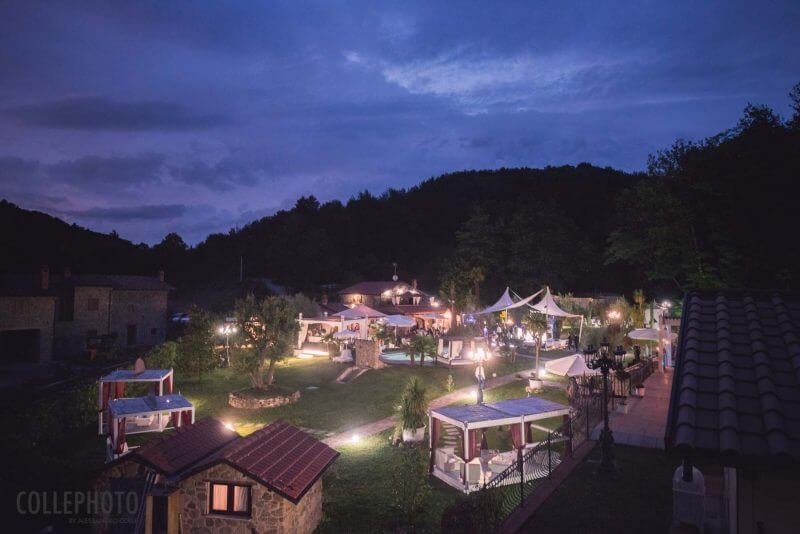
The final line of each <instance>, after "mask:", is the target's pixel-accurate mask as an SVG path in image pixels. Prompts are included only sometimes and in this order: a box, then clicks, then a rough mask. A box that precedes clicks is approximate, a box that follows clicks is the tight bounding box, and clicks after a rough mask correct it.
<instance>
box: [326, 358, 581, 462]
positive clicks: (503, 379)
mask: <svg viewBox="0 0 800 534" xmlns="http://www.w3.org/2000/svg"><path fill="white" fill-rule="evenodd" d="M533 371H534V369H525V370H523V371H517V372H515V373H511V374H508V375H503V376H498V377H495V378H489V379H488V380H486V385H485V386H484V390H486V389H493V388H496V387H500V386H504V385H506V384H508V383H510V382H513V381H515V380H519V379H520V378H519V377H522V376H528V375H530V374H531V372H533ZM543 382H544V385H545V386H548V387H555V388H561V389H564V388H565V387H566V384H565V383H564V382H555V381H551V380H543ZM474 391H475V386H467V387H464V388H460V389H457V390H455V391H453V392H452V393H448V394H446V395H442V396H441V397H437V398H435V399H433V400H432V401H430V403H429V404H428V407H429V408H441V407H443V406H449V405H450V404H453V403H455V402H458V401H461V400H465V399H468V398H470V394H471V393H472V392H474ZM394 423H395V419H394V416H389V417H385V418H383V419H380V420H378V421H373V422H372V423H367V424H366V425H361V426H358V427H355V428H351V429H349V430H346V431H344V432H341V433H339V434H336V435H334V436H331V437H329V438H327V439H325V440H324V442H325V443H327V444H328V445H329V446H331V447H338V446H339V445H344V444H346V443H348V442H350V441H351V440H352V438H353V436H354V435H358V436H361V437H364V436H371V435H373V434H377V433H379V432H383V431H384V430H388V429H390V428H394Z"/></svg>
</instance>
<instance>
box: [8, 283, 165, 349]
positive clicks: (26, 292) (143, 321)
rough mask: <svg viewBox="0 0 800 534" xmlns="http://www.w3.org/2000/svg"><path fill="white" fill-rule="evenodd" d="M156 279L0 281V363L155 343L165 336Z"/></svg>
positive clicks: (161, 296) (162, 292) (160, 292)
mask: <svg viewBox="0 0 800 534" xmlns="http://www.w3.org/2000/svg"><path fill="white" fill-rule="evenodd" d="M171 289H172V287H171V286H170V285H169V284H167V283H165V282H164V273H163V271H162V272H160V273H159V275H158V276H157V277H153V276H132V275H94V274H83V275H77V274H72V273H70V271H69V269H67V270H66V271H65V272H64V273H63V274H62V275H58V276H55V275H54V276H51V274H50V271H49V269H48V268H47V267H43V268H42V269H41V271H40V273H39V274H38V276H33V275H2V276H1V277H0V347H6V348H0V350H2V351H4V352H6V353H7V354H2V358H0V362H2V363H5V362H9V361H28V362H35V361H39V362H43V361H44V362H46V361H49V360H50V359H69V358H79V357H83V356H86V355H87V353H88V352H89V349H90V348H91V347H92V345H93V344H100V343H103V344H105V345H106V346H110V347H113V348H114V349H116V351H117V352H122V353H124V352H128V351H131V352H134V351H138V350H141V349H146V348H149V347H152V346H154V345H157V344H158V343H161V342H163V341H164V339H165V337H166V320H167V295H168V293H169V291H170V290H171Z"/></svg>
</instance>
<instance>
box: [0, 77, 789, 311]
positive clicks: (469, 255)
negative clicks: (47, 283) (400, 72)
mask: <svg viewBox="0 0 800 534" xmlns="http://www.w3.org/2000/svg"><path fill="white" fill-rule="evenodd" d="M790 97H791V99H792V100H791V102H792V108H793V110H794V113H793V115H792V116H791V117H789V118H787V119H783V118H781V117H779V116H778V115H776V114H775V113H774V112H773V111H772V110H771V109H769V108H767V107H763V106H748V107H747V108H746V109H745V110H744V113H743V115H742V117H741V119H740V120H739V122H738V123H737V124H735V125H732V127H731V128H730V129H729V130H726V131H724V132H721V133H719V134H718V135H715V136H712V137H709V138H707V139H704V140H702V141H699V142H685V141H681V140H678V141H676V142H675V143H674V144H673V146H671V147H669V148H667V149H665V150H663V151H661V152H659V153H657V154H654V155H653V156H652V157H651V159H650V163H649V165H648V169H647V172H646V173H642V174H626V173H623V172H620V171H617V170H614V169H610V168H598V167H594V166H592V165H588V164H581V165H578V166H577V167H572V166H563V167H548V168H545V169H527V168H522V169H499V170H493V171H465V172H457V173H452V174H446V175H443V176H440V177H438V178H432V179H429V180H426V181H424V182H422V183H421V184H419V185H418V186H416V187H412V188H410V189H408V190H388V191H386V192H384V193H382V194H380V195H379V196H375V195H373V194H371V193H369V192H364V193H361V194H359V195H357V196H356V197H354V198H352V199H350V200H349V201H347V202H346V203H342V202H339V201H333V202H327V203H325V204H322V205H320V203H319V202H318V201H317V200H316V199H315V198H313V197H304V198H301V199H299V200H298V201H297V203H296V205H295V206H294V207H293V208H292V209H290V210H286V211H281V212H278V213H277V214H275V215H272V216H270V217H265V218H263V219H260V220H258V221H254V222H252V223H250V224H248V225H247V226H245V227H243V228H241V229H238V230H232V231H230V232H229V233H227V234H214V235H210V236H209V237H208V238H207V239H206V240H205V241H204V242H203V243H201V244H199V245H198V246H196V247H193V248H189V247H187V246H186V244H185V243H184V242H183V240H182V239H181V238H180V237H179V236H178V235H176V234H169V235H167V236H166V237H165V239H164V241H163V242H162V243H160V244H158V245H156V246H155V247H146V246H144V245H134V244H132V243H130V242H128V241H124V240H122V239H119V238H118V237H116V236H107V235H103V234H98V233H96V232H90V231H88V230H85V229H83V228H79V227H77V226H74V225H73V226H70V225H67V224H66V223H63V222H62V221H59V220H57V219H54V218H52V217H50V216H47V215H44V214H41V213H36V212H30V211H25V210H22V209H19V208H17V207H16V206H14V205H12V204H9V203H0V224H2V230H1V231H0V247H2V250H3V251H4V254H2V255H1V256H0V270H4V271H9V270H17V271H19V270H33V269H36V268H38V266H39V265H40V264H42V263H48V264H50V265H51V266H53V267H54V268H55V269H59V268H61V267H63V266H65V265H69V266H71V267H72V269H73V270H74V271H76V272H89V271H94V272H101V271H102V272H116V273H122V272H137V273H148V272H155V271H156V270H157V269H159V268H163V269H165V270H166V272H167V279H168V281H170V282H171V283H173V284H175V285H178V286H181V285H184V284H193V283H205V282H214V281H235V280H237V279H238V276H239V263H240V258H241V259H242V260H243V265H244V273H245V277H248V278H255V277H264V278H270V279H272V280H273V281H275V282H278V283H282V284H285V285H288V286H290V287H291V288H293V289H295V290H300V291H306V292H309V293H312V294H316V293H318V292H320V291H321V286H323V285H325V284H346V283H350V282H353V281H356V280H364V279H367V280H369V279H384V280H385V279H387V278H389V277H390V276H391V274H392V263H393V262H396V263H397V264H398V274H399V275H400V276H401V277H402V278H403V279H406V280H409V279H411V278H417V279H418V280H419V282H420V284H421V285H422V286H423V287H425V288H428V289H431V290H438V289H443V288H444V289H446V290H447V292H448V293H450V292H451V291H453V292H454V293H455V294H456V297H457V298H458V299H459V300H460V301H461V302H462V303H467V302H468V301H470V300H474V298H475V293H476V290H477V291H480V295H481V297H482V298H480V299H479V300H483V301H484V302H485V301H487V300H491V299H492V298H494V296H495V295H496V294H498V293H499V291H501V290H502V289H503V288H504V287H505V286H506V285H511V286H512V287H514V288H517V289H518V290H519V291H520V292H526V291H530V290H535V289H536V288H538V287H540V286H541V285H543V284H549V285H550V286H551V287H553V288H554V289H555V290H557V291H572V292H575V293H579V292H587V291H594V290H597V291H606V292H608V291H631V290H633V289H635V288H640V287H641V288H644V289H645V290H647V291H649V292H651V293H652V292H668V293H671V294H673V295H677V294H679V293H681V292H683V291H685V290H687V289H690V288H697V287H750V288H765V289H789V290H795V291H797V290H800V246H798V244H797V243H798V239H797V236H796V235H795V234H796V233H797V228H798V222H797V221H798V219H797V213H798V207H797V205H798V199H800V84H799V85H798V86H796V87H795V88H794V90H793V91H792V93H791V95H790Z"/></svg>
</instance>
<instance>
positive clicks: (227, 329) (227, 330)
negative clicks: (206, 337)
mask: <svg viewBox="0 0 800 534" xmlns="http://www.w3.org/2000/svg"><path fill="white" fill-rule="evenodd" d="M219 333H220V334H223V335H224V336H225V366H226V367H227V366H229V365H230V364H231V334H235V333H236V327H235V326H233V325H231V324H229V323H226V324H224V325H222V326H220V327H219Z"/></svg>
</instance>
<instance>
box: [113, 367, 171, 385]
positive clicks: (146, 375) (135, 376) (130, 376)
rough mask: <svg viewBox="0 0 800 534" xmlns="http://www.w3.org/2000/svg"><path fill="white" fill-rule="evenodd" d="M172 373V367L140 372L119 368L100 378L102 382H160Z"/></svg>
mask: <svg viewBox="0 0 800 534" xmlns="http://www.w3.org/2000/svg"><path fill="white" fill-rule="evenodd" d="M170 373H172V369H145V370H144V371H140V372H138V373H137V372H136V371H132V370H130V369H117V370H116V371H114V372H112V373H109V374H107V375H106V376H104V377H102V378H100V382H158V381H161V380H164V379H165V378H166V377H167V376H169V374H170Z"/></svg>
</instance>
